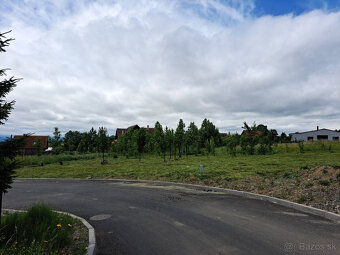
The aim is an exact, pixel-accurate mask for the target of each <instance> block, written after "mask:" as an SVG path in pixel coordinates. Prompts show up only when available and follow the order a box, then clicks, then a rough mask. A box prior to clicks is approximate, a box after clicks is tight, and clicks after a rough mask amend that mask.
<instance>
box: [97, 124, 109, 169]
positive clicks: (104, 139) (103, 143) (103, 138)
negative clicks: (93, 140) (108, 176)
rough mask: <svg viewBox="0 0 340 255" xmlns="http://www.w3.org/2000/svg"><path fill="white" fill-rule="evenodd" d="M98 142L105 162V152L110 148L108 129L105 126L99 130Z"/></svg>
mask: <svg viewBox="0 0 340 255" xmlns="http://www.w3.org/2000/svg"><path fill="white" fill-rule="evenodd" d="M97 139H98V140H97V144H98V149H99V150H98V151H99V152H101V153H102V156H103V161H102V163H104V162H105V158H104V154H105V152H106V151H107V149H108V145H109V143H108V140H109V139H108V136H107V129H106V128H105V127H100V128H99V130H98V136H97Z"/></svg>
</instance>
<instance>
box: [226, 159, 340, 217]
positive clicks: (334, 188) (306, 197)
mask: <svg viewBox="0 0 340 255" xmlns="http://www.w3.org/2000/svg"><path fill="white" fill-rule="evenodd" d="M226 187H227V188H230V189H236V190H241V191H249V192H254V193H258V194H263V195H268V196H272V197H277V198H281V199H286V200H289V201H293V202H297V203H301V204H305V205H309V206H313V207H316V208H319V209H323V210H327V211H330V212H334V213H338V214H340V167H337V166H327V165H326V166H318V167H314V168H310V169H309V168H302V169H300V170H299V171H297V172H296V173H285V174H283V175H282V176H281V177H271V176H269V177H268V176H253V177H248V178H244V179H240V180H233V181H231V182H230V183H228V184H227V185H226Z"/></svg>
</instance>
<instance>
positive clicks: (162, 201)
mask: <svg viewBox="0 0 340 255" xmlns="http://www.w3.org/2000/svg"><path fill="white" fill-rule="evenodd" d="M36 203H45V204H48V205H50V206H51V207H52V208H53V209H55V210H59V211H65V212H69V213H72V214H75V215H78V216H80V217H83V218H84V219H86V220H87V221H88V222H89V223H90V224H91V225H92V226H93V227H94V229H95V231H96V240H97V254H110V255H111V254H148V255H152V254H195V255H196V254H205V255H208V254H247V255H250V254H261V255H264V254H270V255H274V254H340V224H336V223H334V222H332V221H329V220H327V219H324V218H321V217H318V216H313V215H310V214H307V213H301V212H299V211H296V210H294V209H290V208H286V207H283V206H280V205H276V204H274V203H270V202H266V201H261V200H256V199H248V198H244V197H239V196H235V195H229V194H226V193H223V192H214V191H212V190H209V189H208V188H207V189H206V190H199V189H195V188H194V187H193V188H189V187H183V186H177V185H171V184H159V183H154V184H152V183H142V182H141V183H135V182H128V181H116V180H66V179H60V180H55V179H50V180H46V179H42V180H38V179H32V180H28V179H25V180H24V179H18V180H16V181H15V182H14V183H13V188H12V189H11V190H9V192H8V193H7V194H5V195H4V201H3V208H6V209H27V208H29V207H30V206H32V205H33V204H36Z"/></svg>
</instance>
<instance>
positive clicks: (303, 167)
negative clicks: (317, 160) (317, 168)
mask: <svg viewBox="0 0 340 255" xmlns="http://www.w3.org/2000/svg"><path fill="white" fill-rule="evenodd" d="M300 169H301V170H308V169H309V167H308V166H302V167H300Z"/></svg>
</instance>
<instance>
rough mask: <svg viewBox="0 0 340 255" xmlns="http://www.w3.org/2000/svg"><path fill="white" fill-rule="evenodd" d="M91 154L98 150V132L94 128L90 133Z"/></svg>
mask: <svg viewBox="0 0 340 255" xmlns="http://www.w3.org/2000/svg"><path fill="white" fill-rule="evenodd" d="M88 142H89V147H88V148H89V152H90V153H92V152H95V151H96V148H97V131H96V130H95V129H94V128H93V127H92V128H91V129H90V131H89V132H88Z"/></svg>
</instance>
